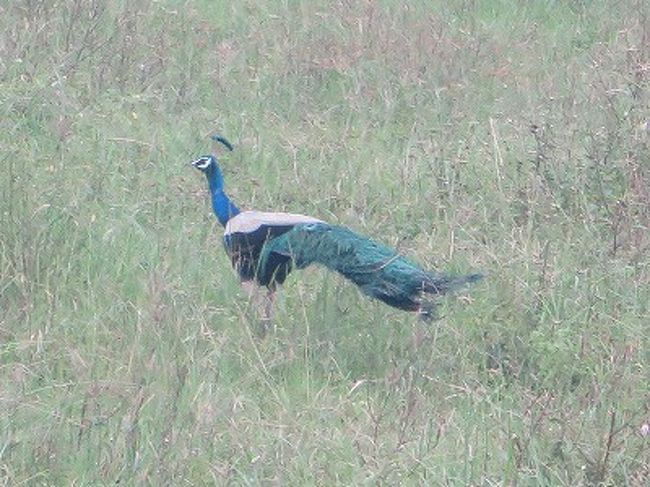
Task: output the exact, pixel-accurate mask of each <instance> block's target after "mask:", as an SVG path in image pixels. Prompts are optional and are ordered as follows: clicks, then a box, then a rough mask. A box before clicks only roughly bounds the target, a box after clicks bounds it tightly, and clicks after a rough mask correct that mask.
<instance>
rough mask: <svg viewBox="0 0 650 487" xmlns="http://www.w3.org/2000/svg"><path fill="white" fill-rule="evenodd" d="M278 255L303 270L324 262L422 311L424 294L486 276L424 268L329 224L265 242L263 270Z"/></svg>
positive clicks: (374, 293) (372, 291) (393, 302)
mask: <svg viewBox="0 0 650 487" xmlns="http://www.w3.org/2000/svg"><path fill="white" fill-rule="evenodd" d="M278 257H291V259H292V261H293V265H294V266H295V267H297V268H298V269H301V268H304V267H307V266H309V265H310V264H321V265H323V266H325V267H327V268H328V269H331V270H333V271H336V272H338V273H340V274H342V275H343V276H344V277H346V278H347V279H349V280H350V281H352V282H354V283H355V284H356V285H357V286H359V288H360V289H361V290H362V291H363V292H364V293H365V294H367V295H368V296H371V297H374V298H377V299H380V300H381V301H383V302H385V303H386V304H389V305H390V306H394V307H396V308H399V309H404V310H409V311H421V310H422V294H423V293H430V294H444V293H446V292H449V291H451V290H454V289H457V288H459V287H461V286H463V285H465V284H468V283H472V282H475V281H478V280H479V279H481V278H482V277H483V275H482V274H470V275H466V276H454V275H447V274H437V273H433V272H428V271H425V270H424V269H422V268H421V267H420V266H419V265H418V264H416V263H415V262H412V261H411V260H409V259H407V258H406V257H403V256H401V255H400V254H398V253H397V252H396V251H395V250H394V249H391V248H389V247H387V246H385V245H382V244H380V243H378V242H375V241H373V240H371V239H369V238H367V237H364V236H362V235H359V234H357V233H355V232H353V231H351V230H349V229H348V228H345V227H340V226H335V225H328V224H324V223H310V224H301V225H296V226H295V227H294V228H293V229H292V230H290V231H288V232H286V233H284V234H283V235H280V236H278V237H276V238H274V239H272V240H270V241H269V242H267V243H266V244H265V245H264V248H263V249H262V253H261V255H260V261H259V267H258V269H259V272H264V269H266V268H272V266H270V265H268V264H270V263H271V262H273V260H274V259H277V258H278Z"/></svg>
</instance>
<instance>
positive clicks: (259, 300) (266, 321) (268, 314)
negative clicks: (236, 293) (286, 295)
mask: <svg viewBox="0 0 650 487" xmlns="http://www.w3.org/2000/svg"><path fill="white" fill-rule="evenodd" d="M242 287H243V288H244V291H246V294H247V296H248V302H249V304H250V306H251V309H252V312H253V316H254V319H255V320H256V321H258V323H259V328H260V329H259V330H258V331H259V334H260V335H261V336H264V335H266V332H267V331H268V329H269V326H270V325H271V320H272V315H273V313H272V311H273V302H274V298H275V290H269V291H268V292H267V293H266V295H265V293H264V292H263V291H262V288H261V287H260V286H258V285H257V284H256V283H255V282H254V281H242Z"/></svg>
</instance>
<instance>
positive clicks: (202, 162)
mask: <svg viewBox="0 0 650 487" xmlns="http://www.w3.org/2000/svg"><path fill="white" fill-rule="evenodd" d="M211 162H212V160H211V159H210V158H209V157H202V158H201V159H199V160H197V161H195V162H194V167H196V168H197V169H201V170H204V169H206V168H207V167H208V166H209V165H210V163H211Z"/></svg>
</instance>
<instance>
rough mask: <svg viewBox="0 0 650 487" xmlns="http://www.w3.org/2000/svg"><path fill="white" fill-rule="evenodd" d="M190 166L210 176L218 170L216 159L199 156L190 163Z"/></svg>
mask: <svg viewBox="0 0 650 487" xmlns="http://www.w3.org/2000/svg"><path fill="white" fill-rule="evenodd" d="M191 164H192V166H194V167H195V168H197V169H198V170H199V171H201V172H202V173H204V174H206V175H208V176H210V175H211V174H212V173H214V171H215V170H219V164H217V158H216V157H214V156H212V155H210V156H201V157H199V158H198V159H196V160H195V161H192V162H191Z"/></svg>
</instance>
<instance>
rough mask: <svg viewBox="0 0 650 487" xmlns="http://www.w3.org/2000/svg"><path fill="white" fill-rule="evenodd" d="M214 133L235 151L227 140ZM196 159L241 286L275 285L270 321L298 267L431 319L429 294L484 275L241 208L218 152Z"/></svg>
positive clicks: (297, 219) (307, 219)
mask: <svg viewBox="0 0 650 487" xmlns="http://www.w3.org/2000/svg"><path fill="white" fill-rule="evenodd" d="M212 138H213V139H214V140H216V141H217V142H220V143H222V144H223V145H224V146H225V147H227V148H228V149H229V150H232V149H233V146H232V144H231V143H230V142H228V141H227V140H226V139H225V138H223V137H221V136H213V137H212ZM191 164H192V165H193V166H194V167H195V168H197V169H198V170H199V171H201V172H202V173H203V174H205V176H206V178H207V180H208V186H209V189H210V194H211V199H212V209H213V210H214V213H215V215H216V217H217V219H218V220H219V223H220V224H221V225H222V226H223V227H224V228H225V230H224V236H223V243H224V247H225V249H226V253H227V254H228V256H229V257H230V260H231V262H232V265H233V267H234V269H235V270H236V272H237V273H238V275H239V277H240V279H241V281H242V283H243V284H244V285H247V287H248V289H249V292H250V290H251V289H252V288H251V287H250V284H253V283H255V284H257V285H259V286H264V287H266V288H267V290H268V300H267V310H266V317H267V318H268V317H269V316H270V311H271V310H270V308H271V307H272V305H273V299H274V295H275V291H276V288H277V286H279V285H281V284H282V283H284V281H285V280H286V278H287V276H288V275H289V273H290V272H291V271H292V270H294V269H303V268H305V267H307V266H309V265H311V264H320V265H322V266H324V267H326V268H328V269H330V270H333V271H336V272H338V273H339V274H341V275H342V276H344V277H345V278H347V279H348V280H350V281H352V282H353V283H354V284H356V285H357V286H358V287H359V289H360V290H361V291H362V292H363V293H364V294H366V295H367V296H370V297H372V298H375V299H378V300H380V301H383V302H384V303H386V304H387V305H389V306H392V307H394V308H398V309H401V310H405V311H414V312H416V313H418V315H419V316H420V317H421V318H423V319H425V320H429V319H431V318H432V317H433V316H435V315H434V310H435V302H433V301H431V300H428V299H426V295H429V294H430V295H442V294H445V293H447V292H449V291H452V290H454V289H457V288H459V287H461V286H463V285H465V284H468V283H472V282H475V281H478V280H479V279H481V278H482V277H483V275H482V274H468V275H452V274H441V273H436V272H430V271H426V270H424V269H423V268H422V267H421V266H419V265H418V264H416V263H415V262H413V261H412V260H410V259H408V258H406V257H404V256H402V255H400V254H399V253H398V252H397V251H396V250H394V249H392V248H390V247H388V246H386V245H383V244H381V243H379V242H376V241H374V240H372V239H370V238H368V237H365V236H363V235H359V234H358V233H356V232H354V231H352V230H350V229H349V228H346V227H343V226H340V225H332V224H329V223H326V222H325V221H323V220H320V219H318V218H314V217H311V216H306V215H301V214H296V213H280V212H261V211H252V210H247V211H241V210H240V209H239V208H238V207H237V206H236V205H235V204H234V203H233V202H232V200H231V199H230V198H229V197H228V195H227V194H226V193H225V191H224V178H223V173H222V172H221V168H220V167H219V163H218V161H217V158H216V156H214V155H206V156H202V157H199V158H198V159H196V160H194V161H192V163H191Z"/></svg>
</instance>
